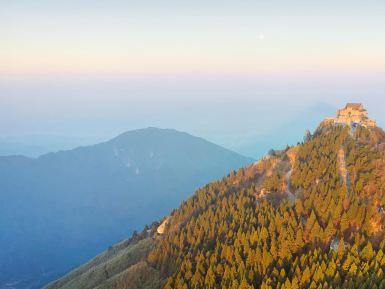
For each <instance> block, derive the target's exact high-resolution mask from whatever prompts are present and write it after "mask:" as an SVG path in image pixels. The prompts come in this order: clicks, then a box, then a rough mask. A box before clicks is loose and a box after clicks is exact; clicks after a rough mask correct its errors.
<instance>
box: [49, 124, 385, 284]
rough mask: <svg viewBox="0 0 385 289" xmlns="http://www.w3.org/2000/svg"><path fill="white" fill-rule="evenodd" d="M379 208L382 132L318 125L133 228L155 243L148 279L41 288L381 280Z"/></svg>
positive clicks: (384, 263)
mask: <svg viewBox="0 0 385 289" xmlns="http://www.w3.org/2000/svg"><path fill="white" fill-rule="evenodd" d="M384 208H385V133H384V132H383V131H382V130H381V129H379V128H376V127H373V128H365V127H363V126H357V127H356V126H354V127H352V126H344V125H320V126H319V127H318V129H317V130H316V131H315V132H314V134H313V135H311V136H308V138H307V139H306V140H305V141H304V142H303V143H301V144H299V145H298V146H296V147H291V148H287V149H285V150H283V151H275V152H271V154H270V155H269V156H267V157H265V158H264V159H262V160H260V161H258V162H256V163H254V164H253V165H251V166H250V167H247V168H244V169H240V170H238V171H237V172H232V173H231V174H230V175H229V176H228V177H226V178H223V179H222V180H219V181H217V182H213V183H210V184H208V185H206V186H205V187H203V188H201V189H199V190H198V191H196V193H195V195H194V196H193V197H191V198H190V199H188V200H187V201H186V202H184V203H182V204H181V206H180V207H179V208H178V209H177V210H175V211H173V213H172V214H171V217H170V218H168V222H167V225H166V229H165V232H164V233H163V234H161V235H160V234H157V233H156V226H157V225H159V223H157V224H154V226H153V227H152V228H151V229H149V230H148V229H147V230H145V231H143V232H142V233H141V234H140V235H139V236H135V238H137V240H136V241H135V240H131V241H130V242H132V244H134V243H135V242H144V241H146V240H147V241H148V240H152V241H153V242H154V243H153V244H152V245H151V246H154V247H153V248H152V249H150V250H149V253H148V255H147V257H146V258H144V259H142V261H141V262H142V263H141V264H143V262H145V265H146V266H149V267H150V268H153V269H155V270H156V271H155V272H157V273H156V274H151V276H150V277H148V278H149V279H148V278H147V279H146V278H144V279H143V282H142V283H133V282H129V281H128V282H122V283H114V285H113V286H110V285H111V283H109V285H103V284H107V283H108V282H107V281H108V280H110V279H111V278H117V277H111V276H107V277H105V278H104V280H103V281H102V282H100V283H99V284H101V285H99V287H96V286H88V287H87V286H86V287H76V285H74V284H79V283H76V282H78V281H79V278H77V279H76V278H75V279H71V278H70V280H72V281H73V282H74V283H72V287H71V286H69V284H70V283H68V282H69V280H68V279H67V281H66V283H65V284H64V285H63V283H61V281H60V280H59V281H57V282H56V283H53V284H51V285H50V286H49V287H48V288H50V289H53V288H63V289H64V288H116V289H122V288H150V287H147V285H145V282H146V281H147V282H148V280H152V281H153V280H154V278H155V279H156V278H159V279H157V280H158V281H159V284H158V285H156V286H153V287H151V288H165V289H171V288H175V289H190V288H191V289H192V288H218V289H219V288H231V289H239V288H241V289H252V288H255V289H257V288H261V289H276V288H278V289H290V288H293V289H298V288H314V289H318V288H333V289H338V288H349V289H351V288H353V289H354V288H357V289H364V288H367V289H375V288H385V275H384V270H385V256H384V250H385V240H384V230H385V210H384ZM138 240H141V241H138ZM143 260H144V261H143ZM138 264H139V263H138ZM129 268H132V265H131V266H128V267H127V268H126V270H129ZM91 271H92V270H88V271H87V272H85V273H84V276H90V274H91ZM75 272H76V271H75ZM115 276H118V275H115ZM154 276H158V277H154ZM106 282H107V283H106Z"/></svg>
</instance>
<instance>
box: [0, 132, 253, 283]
mask: <svg viewBox="0 0 385 289" xmlns="http://www.w3.org/2000/svg"><path fill="white" fill-rule="evenodd" d="M251 161H252V160H251V159H250V158H246V157H243V156H241V155H239V154H237V153H234V152H232V151H230V150H227V149H225V148H223V147H220V146H218V145H215V144H213V143H210V142H208V141H205V140H204V139H201V138H198V137H194V136H191V135H189V134H187V133H182V132H178V131H175V130H169V129H157V128H147V129H140V130H135V131H129V132H126V133H123V134H121V135H119V136H118V137H116V138H114V139H112V140H110V141H107V142H104V143H100V144H97V145H93V146H87V147H79V148H76V149H73V150H68V151H60V152H57V153H49V154H45V155H42V156H40V157H38V158H28V157H24V156H8V157H0V248H1V250H0V280H1V281H0V288H39V287H40V286H42V285H43V284H44V283H45V282H47V281H49V280H51V279H53V278H55V277H57V276H58V275H60V274H63V273H64V272H66V271H67V270H69V269H71V268H73V267H74V266H76V265H78V264H80V263H82V262H84V261H85V260H87V259H88V258H89V257H91V256H93V255H95V254H96V253H98V252H100V251H102V250H103V249H105V248H107V246H108V245H109V244H112V243H114V242H116V241H118V240H121V239H123V238H126V237H127V236H129V235H131V234H132V232H133V231H134V230H137V229H141V228H142V227H143V226H144V225H145V224H147V223H149V222H151V221H152V220H156V219H159V218H160V217H162V216H164V215H166V214H168V213H170V209H171V208H173V207H176V206H177V205H178V204H179V203H180V202H181V201H182V200H184V199H186V198H187V197H189V196H190V195H191V193H192V192H193V191H194V190H195V189H196V188H198V187H199V186H201V185H203V184H205V183H207V182H209V181H211V180H214V179H217V178H219V177H222V176H223V175H225V174H226V173H228V172H229V171H231V170H232V169H237V168H240V167H243V166H245V165H247V164H249V163H250V162H251Z"/></svg>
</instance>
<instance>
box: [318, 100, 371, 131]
mask: <svg viewBox="0 0 385 289" xmlns="http://www.w3.org/2000/svg"><path fill="white" fill-rule="evenodd" d="M323 123H324V124H343V125H349V126H356V125H361V126H364V127H375V126H376V121H375V120H373V119H370V118H369V117H368V112H367V110H366V109H365V108H364V106H363V105H362V104H361V103H348V104H346V106H345V108H343V109H339V110H338V111H337V116H336V117H328V118H326V119H325V120H324V121H323Z"/></svg>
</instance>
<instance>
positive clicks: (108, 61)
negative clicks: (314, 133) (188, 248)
mask: <svg viewBox="0 0 385 289" xmlns="http://www.w3.org/2000/svg"><path fill="white" fill-rule="evenodd" d="M384 27H385V1H255V0H254V1H251V0H250V1H223V0H222V1H199V0H198V1H181V0H179V1H167V0H166V1H145V0H141V1H128V0H127V1H114V0H109V1H97V0H93V1H79V0H78V1H53V0H50V1H42V0H34V1H30V0H29V1H27V0H24V1H23V0H16V1H11V0H5V1H0V135H1V136H10V135H27V134H46V135H53V134H56V135H73V136H79V135H82V136H89V137H90V141H91V139H92V138H95V139H96V138H107V137H110V136H113V135H114V134H116V133H119V132H121V131H124V130H128V129H133V128H139V127H145V126H160V127H171V128H177V129H180V130H185V131H189V132H191V133H194V134H197V135H201V136H203V137H206V138H208V139H210V140H213V141H216V142H219V143H221V144H224V145H227V146H230V147H235V146H236V145H237V143H238V142H242V141H243V140H245V139H251V138H258V137H262V136H264V135H266V132H267V131H270V130H272V129H278V130H279V129H282V128H283V127H285V125H286V124H288V123H291V122H293V123H294V122H295V123H296V125H299V124H298V123H302V124H303V127H307V126H311V125H312V124H309V125H308V124H307V123H306V120H303V121H300V122H298V121H297V122H296V120H297V119H302V118H301V115H303V116H305V115H306V112H309V111H313V112H314V114H317V113H319V117H324V115H323V114H324V113H325V112H329V111H330V113H332V112H333V111H334V109H335V108H337V107H339V106H341V105H344V103H345V102H346V101H361V102H364V103H365V104H366V105H367V107H368V109H369V112H370V114H371V115H372V116H373V117H375V118H377V120H378V121H379V123H380V124H382V125H385V116H384V115H385V114H384V111H385V97H384V92H385V33H384ZM316 107H323V108H328V109H325V110H317V109H315V108H316ZM301 129H302V127H301Z"/></svg>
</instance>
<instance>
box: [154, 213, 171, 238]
mask: <svg viewBox="0 0 385 289" xmlns="http://www.w3.org/2000/svg"><path fill="white" fill-rule="evenodd" d="M169 221H170V216H168V217H166V219H165V220H164V221H163V222H162V224H160V226H159V227H158V228H157V229H156V231H157V232H158V234H160V235H162V234H163V233H164V231H165V230H166V226H167V224H168V222H169Z"/></svg>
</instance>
